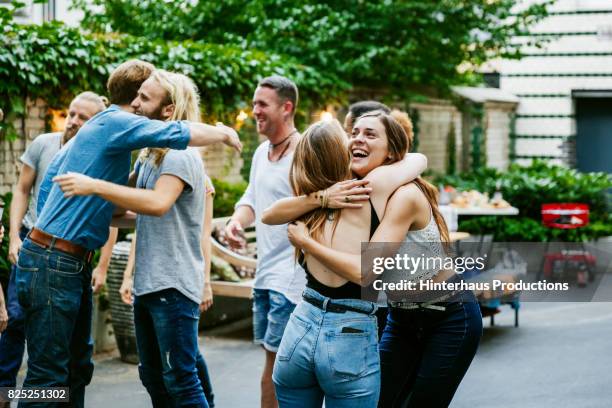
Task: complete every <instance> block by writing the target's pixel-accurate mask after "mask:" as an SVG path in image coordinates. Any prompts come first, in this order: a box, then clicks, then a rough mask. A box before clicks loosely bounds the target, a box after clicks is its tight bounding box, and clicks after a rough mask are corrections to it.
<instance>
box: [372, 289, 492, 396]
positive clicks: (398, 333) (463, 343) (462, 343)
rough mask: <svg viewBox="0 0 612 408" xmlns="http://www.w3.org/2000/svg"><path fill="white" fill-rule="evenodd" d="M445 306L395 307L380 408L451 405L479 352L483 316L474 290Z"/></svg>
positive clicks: (385, 343)
mask: <svg viewBox="0 0 612 408" xmlns="http://www.w3.org/2000/svg"><path fill="white" fill-rule="evenodd" d="M443 306H445V307H446V309H445V310H444V311H441V310H432V309H413V310H404V309H397V308H393V307H391V308H389V315H388V318H387V325H386V327H385V330H384V333H383V336H382V339H381V341H380V345H379V350H380V363H381V380H382V381H381V383H382V384H381V393H380V400H379V403H378V406H379V407H381V408H388V407H389V408H390V407H393V408H395V407H401V408H405V407H419V408H420V407H428V408H439V407H448V405H449V404H450V402H451V400H452V399H453V395H454V394H455V391H456V390H457V387H459V383H460V382H461V380H462V379H463V376H464V375H465V373H466V371H467V369H468V367H469V366H470V364H471V362H472V359H473V358H474V355H475V354H476V349H477V348H478V343H479V342H480V337H481V336H482V316H481V314H480V307H479V306H478V302H477V301H476V298H475V297H474V295H473V294H472V292H463V293H461V294H460V295H458V297H457V298H455V299H453V301H452V302H448V303H445V304H443Z"/></svg>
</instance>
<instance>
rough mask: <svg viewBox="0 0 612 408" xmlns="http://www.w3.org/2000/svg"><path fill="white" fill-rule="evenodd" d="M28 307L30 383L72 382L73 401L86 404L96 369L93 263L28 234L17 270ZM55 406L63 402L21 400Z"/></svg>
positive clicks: (19, 288)
mask: <svg viewBox="0 0 612 408" xmlns="http://www.w3.org/2000/svg"><path fill="white" fill-rule="evenodd" d="M15 286H16V289H17V297H18V299H19V303H20V304H21V306H22V307H23V309H24V311H25V334H26V343H27V348H28V373H27V375H26V379H25V381H24V383H23V386H24V387H60V386H64V387H65V386H68V387H70V401H71V403H72V406H74V407H83V406H84V400H85V386H86V385H87V384H89V382H90V381H91V376H92V373H93V362H92V360H91V357H92V354H93V341H92V340H91V312H92V306H93V304H92V291H91V266H90V265H89V264H88V263H86V262H84V261H83V260H80V259H78V258H76V257H73V256H71V255H70V254H66V253H64V252H61V251H58V250H55V249H44V248H42V247H40V246H38V245H36V244H35V243H33V242H32V241H30V239H29V238H26V239H25V240H24V241H23V246H22V247H21V251H20V252H19V260H18V262H17V268H16V270H15ZM25 405H27V406H32V407H34V406H36V407H55V406H59V405H60V404H59V403H44V402H40V403H25V402H20V403H19V406H20V407H21V406H25Z"/></svg>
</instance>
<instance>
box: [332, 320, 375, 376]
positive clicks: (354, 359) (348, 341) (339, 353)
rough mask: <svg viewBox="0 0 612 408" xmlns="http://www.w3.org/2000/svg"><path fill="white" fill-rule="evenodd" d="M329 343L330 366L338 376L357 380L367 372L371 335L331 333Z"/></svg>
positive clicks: (365, 333) (364, 333)
mask: <svg viewBox="0 0 612 408" xmlns="http://www.w3.org/2000/svg"><path fill="white" fill-rule="evenodd" d="M327 341H328V346H327V352H328V353H329V364H330V366H331V369H332V370H333V371H334V373H335V374H336V375H338V376H341V377H345V378H355V377H359V376H360V375H361V374H362V373H363V372H364V371H365V369H366V358H367V353H368V352H369V347H368V346H369V344H370V333H368V332H367V331H365V332H363V333H330V334H329V335H328V337H327Z"/></svg>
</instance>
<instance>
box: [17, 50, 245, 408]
mask: <svg viewBox="0 0 612 408" xmlns="http://www.w3.org/2000/svg"><path fill="white" fill-rule="evenodd" d="M154 69H155V67H154V66H153V65H151V64H150V63H147V62H144V61H139V60H130V61H127V62H124V63H123V64H121V65H119V66H118V67H117V68H116V69H115V70H114V71H113V72H112V73H111V75H110V77H109V80H108V84H107V88H108V92H109V97H110V102H111V106H110V107H109V108H107V109H106V110H104V111H102V112H100V113H98V114H97V115H96V116H95V117H93V118H92V119H90V120H89V121H88V122H87V123H86V124H85V125H84V126H83V127H82V128H81V129H80V130H79V134H78V135H77V137H74V138H73V139H72V140H71V141H70V142H69V143H68V144H67V145H66V146H64V147H63V148H62V150H60V151H59V152H58V153H57V155H56V156H55V158H54V159H53V161H52V163H51V164H50V165H49V168H48V170H47V174H46V175H45V178H44V181H43V183H42V185H41V188H40V193H39V203H38V209H39V216H38V220H37V221H36V224H35V225H34V227H33V228H32V230H31V231H30V234H29V235H28V237H27V238H26V239H25V240H24V241H23V245H22V248H21V252H20V253H19V258H18V261H17V269H16V274H15V283H16V287H17V296H18V299H19V303H20V304H21V306H22V307H23V308H24V310H25V333H26V344H27V348H28V371H27V374H26V378H25V381H24V383H23V386H24V387H70V403H71V404H72V406H75V407H83V406H84V403H85V387H86V386H87V385H88V384H89V382H90V381H91V376H92V374H93V362H92V354H93V344H92V341H91V323H92V322H91V320H92V290H91V285H90V282H91V258H92V255H93V252H94V251H95V250H96V249H98V248H100V247H101V246H102V245H103V244H104V243H105V242H106V240H107V238H108V229H109V226H110V223H111V220H112V216H113V213H114V212H115V205H114V204H112V203H110V202H108V201H106V200H104V199H102V198H100V197H97V196H78V197H69V198H67V197H64V193H63V192H62V191H61V189H60V188H59V186H58V185H54V184H53V182H52V178H53V177H54V176H55V175H61V174H66V173H70V172H75V173H83V174H85V175H88V176H90V177H93V178H99V179H103V180H106V181H110V182H114V183H117V184H124V185H125V184H126V183H127V182H128V176H129V173H130V165H131V153H132V151H133V150H138V149H141V148H144V147H169V148H173V149H179V150H181V149H186V148H187V146H207V145H211V144H215V143H224V144H226V145H229V146H231V147H233V148H235V149H236V150H238V151H240V150H241V148H242V145H241V143H240V140H239V139H238V135H237V133H236V132H235V131H234V130H233V129H231V128H229V127H227V126H223V125H219V126H211V125H206V124H203V123H194V122H188V121H180V122H179V121H171V122H162V121H159V120H150V119H147V118H145V117H142V116H137V115H134V114H133V113H132V112H133V108H132V107H131V106H130V103H131V102H132V100H134V98H135V97H136V94H137V92H138V89H139V88H140V86H141V85H142V83H143V82H144V81H145V80H147V79H148V78H149V76H150V75H151V73H152V72H153V70H154ZM43 192H44V193H45V194H44V197H43ZM51 266H52V267H51ZM24 404H26V402H24V401H23V400H22V401H20V405H24ZM27 404H28V406H59V404H60V403H59V402H29V403H27Z"/></svg>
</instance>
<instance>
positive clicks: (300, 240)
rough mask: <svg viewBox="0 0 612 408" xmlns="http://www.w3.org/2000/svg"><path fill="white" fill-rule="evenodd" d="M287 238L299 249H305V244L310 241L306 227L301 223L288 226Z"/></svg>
mask: <svg viewBox="0 0 612 408" xmlns="http://www.w3.org/2000/svg"><path fill="white" fill-rule="evenodd" d="M287 236H288V237H289V241H290V242H291V244H292V245H293V246H294V247H296V248H297V249H304V244H305V242H306V241H307V240H309V239H310V235H309V233H308V230H307V229H306V225H305V224H304V223H303V222H301V221H298V222H292V223H290V224H289V225H287Z"/></svg>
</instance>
